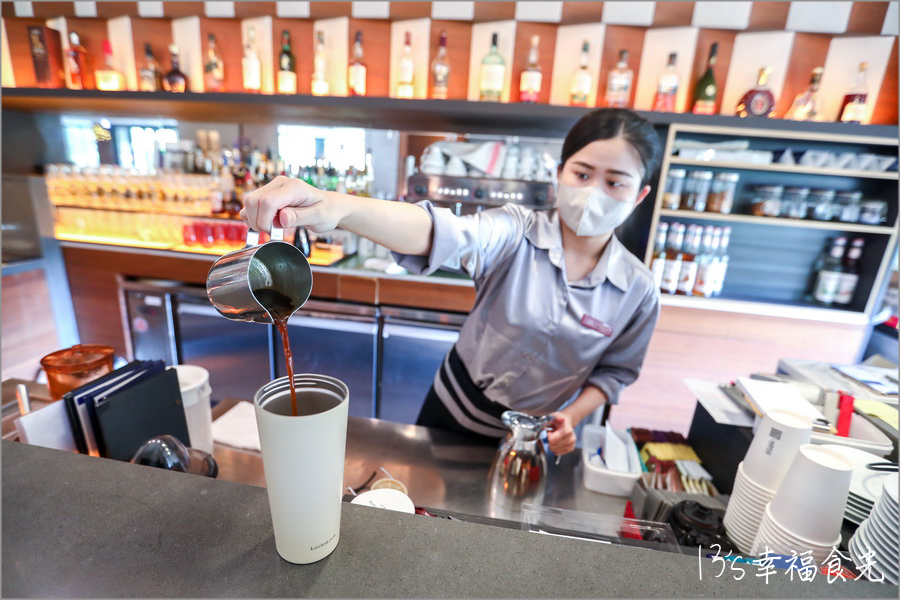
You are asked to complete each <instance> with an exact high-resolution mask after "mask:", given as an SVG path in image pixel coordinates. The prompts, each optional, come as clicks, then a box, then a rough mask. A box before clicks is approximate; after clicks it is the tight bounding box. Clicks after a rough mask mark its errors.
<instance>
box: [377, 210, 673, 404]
mask: <svg viewBox="0 0 900 600" xmlns="http://www.w3.org/2000/svg"><path fill="white" fill-rule="evenodd" d="M418 204H419V206H421V207H422V208H424V209H425V210H426V211H428V214H429V215H430V216H431V218H432V220H433V222H434V238H433V243H432V247H431V253H430V254H429V255H428V256H412V255H402V254H396V253H395V254H394V258H395V259H396V260H397V262H398V263H399V264H400V265H401V266H403V267H405V268H406V269H407V270H409V271H411V272H414V273H421V274H428V273H432V272H434V271H435V270H437V269H438V268H440V267H445V268H449V269H454V270H461V271H464V272H465V273H467V274H469V276H471V277H472V278H473V279H474V281H475V306H474V308H473V309H472V312H471V313H470V314H469V317H468V318H467V319H466V322H465V324H464V325H463V327H462V330H461V331H460V335H459V341H458V342H457V344H456V348H457V351H458V353H459V356H460V359H461V360H462V362H463V364H464V365H465V367H466V370H467V371H468V373H469V375H470V376H471V378H472V380H473V381H474V382H475V384H476V385H477V386H478V387H479V388H481V389H482V390H483V391H484V394H485V395H486V396H487V397H488V398H490V399H491V400H493V401H494V402H498V403H500V404H502V405H504V406H507V407H509V408H512V409H515V410H521V411H528V412H542V413H543V412H550V411H553V410H557V409H558V408H560V407H561V406H562V405H563V404H565V403H566V401H567V400H569V399H570V398H571V397H572V396H573V395H574V394H575V393H576V392H577V391H578V390H579V389H581V388H582V387H583V386H584V385H585V384H590V385H593V386H595V387H597V388H599V389H600V390H602V391H603V393H604V394H606V397H607V398H608V399H609V401H610V402H611V403H615V402H617V401H618V398H619V393H620V392H621V391H622V388H624V387H625V386H626V385H628V384H630V383H632V382H633V381H634V380H635V379H637V376H638V373H640V369H641V364H642V363H643V361H644V355H645V354H646V353H647V345H648V343H649V342H650V336H651V335H652V334H653V328H654V326H655V325H656V320H657V317H658V314H659V296H658V293H657V290H656V287H655V285H654V280H653V275H652V274H651V272H650V271H649V269H647V268H646V267H645V266H644V264H643V263H642V262H641V261H640V260H638V259H637V258H636V257H635V256H634V255H633V254H631V253H630V252H628V250H627V249H625V247H624V246H622V244H621V242H619V240H618V239H616V237H615V236H613V237H612V239H611V240H610V243H609V244H608V245H607V247H606V249H605V250H604V252H603V255H602V256H601V257H600V260H599V261H598V263H597V266H596V267H595V268H594V270H593V271H591V272H590V273H589V274H588V275H587V276H586V277H585V278H584V279H582V280H580V281H576V282H571V283H569V282H567V278H566V267H565V259H564V256H563V249H562V234H561V232H560V225H559V217H558V215H557V212H556V211H555V210H551V211H532V210H528V209H525V208H522V207H520V206H517V205H514V204H507V205H505V206H502V207H499V208H493V209H489V210H485V211H482V212H480V213H478V214H475V215H468V216H463V217H457V216H456V215H454V214H453V213H451V212H450V211H449V210H448V209H446V208H436V207H434V206H433V205H432V204H431V202H429V201H427V200H426V201H422V202H419V203H418Z"/></svg>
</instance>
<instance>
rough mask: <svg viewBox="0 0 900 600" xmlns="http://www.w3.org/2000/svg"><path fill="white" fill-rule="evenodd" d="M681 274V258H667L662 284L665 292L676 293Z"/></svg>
mask: <svg viewBox="0 0 900 600" xmlns="http://www.w3.org/2000/svg"><path fill="white" fill-rule="evenodd" d="M680 274H681V259H673V260H667V261H666V264H665V266H664V267H663V275H662V286H661V289H662V291H664V292H668V293H670V294H674V293H675V290H677V289H678V276H679V275H680Z"/></svg>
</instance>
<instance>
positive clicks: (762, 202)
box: [751, 185, 784, 217]
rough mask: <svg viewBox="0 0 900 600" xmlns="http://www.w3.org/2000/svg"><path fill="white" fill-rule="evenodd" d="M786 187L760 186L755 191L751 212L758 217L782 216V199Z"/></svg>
mask: <svg viewBox="0 0 900 600" xmlns="http://www.w3.org/2000/svg"><path fill="white" fill-rule="evenodd" d="M783 194H784V186H781V185H758V186H756V188H755V189H754V190H753V203H752V204H751V210H752V212H753V214H754V215H756V216H757V217H777V216H778V215H780V214H781V197H782V195H783Z"/></svg>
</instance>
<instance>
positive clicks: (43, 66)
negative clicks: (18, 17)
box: [28, 25, 66, 88]
mask: <svg viewBox="0 0 900 600" xmlns="http://www.w3.org/2000/svg"><path fill="white" fill-rule="evenodd" d="M28 45H29V50H31V62H32V64H33V65H34V78H35V85H36V86H37V87H39V88H61V87H65V86H66V67H65V64H64V61H65V60H66V57H65V54H64V53H63V49H62V37H61V36H60V33H59V31H57V30H55V29H51V28H50V27H46V26H39V25H32V26H30V27H28Z"/></svg>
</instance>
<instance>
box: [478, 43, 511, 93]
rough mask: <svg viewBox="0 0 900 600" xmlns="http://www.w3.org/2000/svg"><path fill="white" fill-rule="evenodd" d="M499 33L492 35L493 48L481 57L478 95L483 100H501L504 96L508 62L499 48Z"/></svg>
mask: <svg viewBox="0 0 900 600" xmlns="http://www.w3.org/2000/svg"><path fill="white" fill-rule="evenodd" d="M497 39H498V34H497V33H494V34H492V35H491V49H490V50H488V53H487V54H485V55H484V58H483V59H481V77H480V78H479V80H478V97H479V99H480V100H481V101H482V102H500V101H501V100H502V98H503V81H504V79H506V63H505V62H504V61H503V57H502V56H501V55H500V52H499V51H498V50H497Z"/></svg>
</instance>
